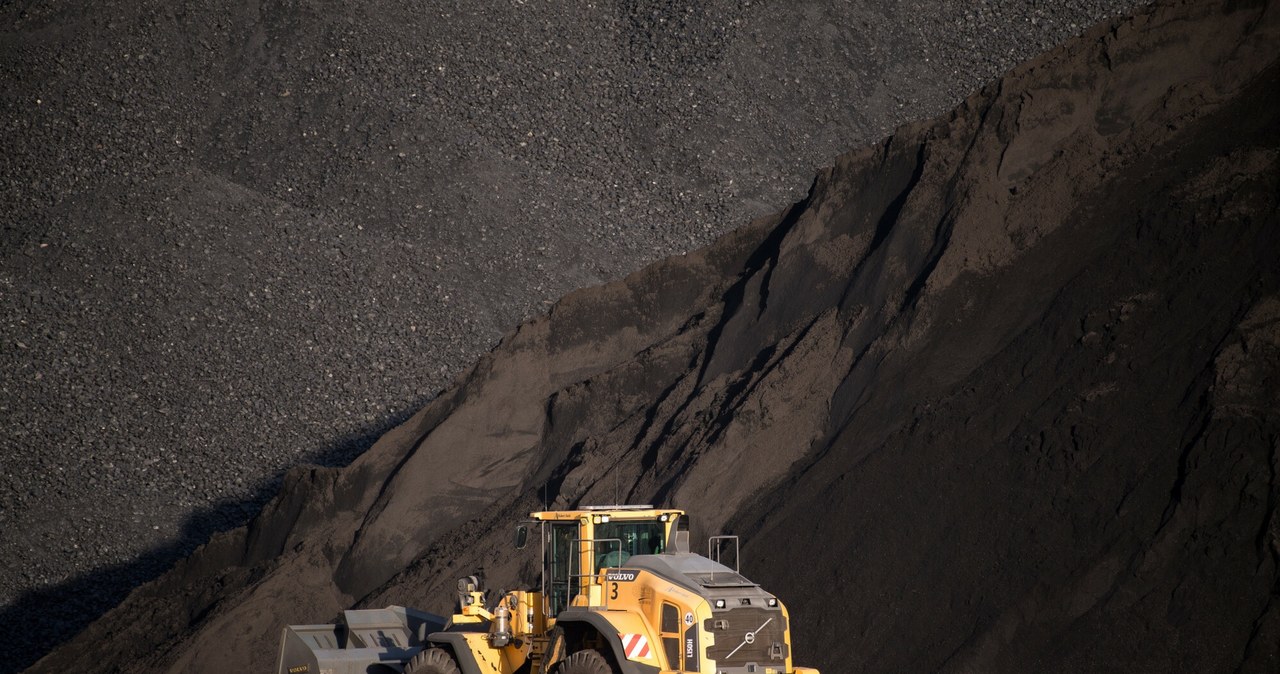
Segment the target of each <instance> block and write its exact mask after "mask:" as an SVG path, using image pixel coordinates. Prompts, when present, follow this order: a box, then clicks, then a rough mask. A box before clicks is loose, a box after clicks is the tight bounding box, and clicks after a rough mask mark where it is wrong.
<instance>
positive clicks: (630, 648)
mask: <svg viewBox="0 0 1280 674" xmlns="http://www.w3.org/2000/svg"><path fill="white" fill-rule="evenodd" d="M618 636H620V637H622V650H623V652H624V653H626V654H627V659H628V660H639V659H641V658H647V657H649V640H648V639H647V638H645V636H644V635H643V634H619V635H618Z"/></svg>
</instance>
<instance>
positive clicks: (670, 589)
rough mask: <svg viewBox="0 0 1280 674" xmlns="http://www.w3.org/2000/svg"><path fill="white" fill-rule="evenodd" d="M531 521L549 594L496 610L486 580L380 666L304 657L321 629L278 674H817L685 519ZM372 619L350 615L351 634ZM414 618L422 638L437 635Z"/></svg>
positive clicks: (567, 516) (768, 610) (540, 515)
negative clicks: (702, 548) (699, 544)
mask: <svg viewBox="0 0 1280 674" xmlns="http://www.w3.org/2000/svg"><path fill="white" fill-rule="evenodd" d="M530 517H531V519H532V524H533V525H534V526H535V527H536V532H533V531H530V530H529V528H527V526H526V528H524V529H523V530H522V531H519V532H518V534H517V546H518V547H520V545H521V543H523V542H524V541H525V540H527V539H529V538H532V537H533V536H531V535H530V534H534V533H536V535H537V541H538V542H539V543H540V548H541V549H540V552H541V555H542V579H541V582H540V586H539V587H538V588H536V589H528V590H516V591H512V592H505V593H499V594H500V596H498V597H497V598H496V601H495V602H494V603H493V604H491V605H485V596H486V594H485V592H484V590H483V588H482V587H480V583H479V581H478V579H477V578H475V577H473V576H469V577H467V578H464V579H462V580H461V581H459V585H458V603H459V610H458V613H456V614H455V615H454V616H453V617H452V618H450V619H449V620H448V621H447V622H445V621H443V620H442V619H440V620H441V621H442V622H443V628H441V629H438V630H435V631H432V632H430V633H426V634H423V633H422V632H423V630H422V629H421V628H419V630H418V632H417V633H414V634H413V636H414V637H415V639H413V640H409V639H408V637H406V644H407V645H406V646H404V647H400V646H397V647H396V649H394V652H392V650H393V649H391V648H387V649H385V650H384V652H380V653H378V654H377V657H378V658H380V659H376V660H375V659H373V658H372V657H368V656H360V655H354V654H352V656H351V657H342V655H343V654H342V653H340V651H341V650H343V649H342V648H337V649H334V648H330V649H327V650H325V654H324V658H326V659H322V658H321V657H319V656H317V653H318V651H317V650H316V649H314V648H313V649H312V652H311V653H306V652H304V651H305V649H299V648H297V644H298V643H300V639H299V638H298V634H297V633H298V631H299V630H303V631H304V632H305V630H307V629H311V630H313V631H321V632H323V630H322V629H321V628H317V627H316V626H304V627H300V628H299V627H288V628H285V638H284V642H285V643H286V644H293V646H292V648H293V650H287V649H286V648H285V646H284V645H282V647H281V656H280V666H279V673H280V674H339V673H340V672H351V673H352V674H354V673H355V672H360V673H361V674H366V673H372V672H404V673H406V674H454V672H458V673H459V674H495V673H496V674H677V673H687V672H698V673H701V674H818V672H817V670H815V669H808V668H803V667H795V666H794V665H793V663H792V654H791V624H790V616H789V614H788V613H787V609H786V607H785V606H784V605H783V604H782V602H781V601H779V600H778V598H777V597H775V596H774V595H772V594H770V593H769V592H767V591H765V590H764V589H762V588H760V587H759V586H758V585H756V584H755V583H752V582H751V581H749V580H747V579H746V578H745V577H743V576H742V575H741V574H740V573H739V570H738V568H737V538H736V537H714V538H713V539H712V540H711V541H710V542H709V545H708V555H707V556H705V557H704V556H702V555H697V554H694V553H692V552H691V551H690V549H689V540H688V531H687V530H686V528H685V527H683V526H682V524H684V523H687V518H686V517H685V516H684V512H683V511H680V510H675V509H670V508H654V507H652V506H607V507H603V506H602V507H587V508H583V509H580V510H557V511H543V512H535V513H532V514H531V515H530ZM530 548H535V546H524V548H523V550H524V551H523V552H518V553H517V554H530V553H533V552H534V550H533V549H530ZM535 549H536V548H535ZM721 553H725V554H723V555H722V554H721ZM730 555H731V559H730V558H729V557H730ZM722 558H723V559H724V561H726V562H731V564H732V565H729V564H725V563H721V561H719V560H721V559H722ZM384 611H385V610H384ZM362 613H364V612H362V611H348V612H347V616H346V620H347V622H352V621H355V622H359V621H360V620H361V616H360V615H359V614H362ZM369 613H374V612H369ZM353 614H354V615H353ZM379 615H380V616H383V617H384V616H385V612H384V613H382V614H379ZM406 615H408V614H406ZM412 615H413V616H414V617H415V620H417V623H416V624H417V625H434V624H435V622H434V620H436V619H435V617H433V616H428V615H427V614H420V613H414V614H412ZM405 629H406V630H407V631H406V632H405V633H406V634H409V633H411V632H412V630H410V629H409V626H408V625H406V626H405ZM418 637H420V638H418ZM301 643H303V644H304V645H305V644H310V643H311V642H307V641H305V640H301ZM335 643H336V642H335ZM361 643H363V642H361ZM323 645H326V646H328V645H334V644H331V643H330V642H325V644H323ZM304 656H306V657H304ZM313 656H314V657H313ZM308 657H309V658H310V659H307V658H308ZM361 658H363V660H362V659H361ZM313 663H314V664H313ZM326 663H332V664H331V665H330V664H326ZM361 663H363V665H364V666H366V669H359V666H361ZM340 665H341V666H343V667H345V666H348V665H350V666H351V667H352V668H349V669H348V668H340V667H339V666H340Z"/></svg>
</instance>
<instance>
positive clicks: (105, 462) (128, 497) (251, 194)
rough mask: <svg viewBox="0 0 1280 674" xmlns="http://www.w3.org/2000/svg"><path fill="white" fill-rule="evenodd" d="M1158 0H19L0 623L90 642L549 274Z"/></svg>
mask: <svg viewBox="0 0 1280 674" xmlns="http://www.w3.org/2000/svg"><path fill="white" fill-rule="evenodd" d="M1134 4H1135V3H1133V2H1129V1H1119V0H1113V1H1099V2H1063V3H1056V2H1055V3H1029V2H984V3H974V2H940V3H934V2H928V3H924V2H903V3H836V2H795V3H791V2H788V3H782V2H776V3H770V2H748V1H746V0H742V1H740V2H725V1H721V2H710V3H705V4H702V5H701V6H700V8H699V9H696V10H688V9H686V8H682V7H680V6H679V5H678V3H668V2H635V1H632V2H616V3H587V4H583V3H578V2H521V1H513V2H506V3H490V2H453V3H447V4H444V5H441V6H440V7H438V8H435V9H432V10H431V11H424V10H423V9H422V8H421V6H420V4H419V3H409V2H395V1H387V0H377V1H376V2H370V3H363V4H362V5H360V6H358V7H357V6H352V5H349V4H348V3H338V2H310V3H303V2H281V3H261V2H252V1H248V0H242V1H237V2H233V3H214V2H209V1H207V0H194V1H191V2H182V3H172V2H158V1H156V0H149V1H143V2H122V1H118V0H116V1H107V2H98V3H92V4H88V5H84V4H83V3H73V2H65V1H63V2H58V1H51V2H35V1H22V0H17V1H11V2H7V3H4V4H3V5H0V53H3V58H4V62H5V64H6V66H5V68H4V69H3V71H0V82H2V83H3V86H2V87H0V110H2V111H3V115H0V120H2V121H0V142H2V143H3V146H4V148H5V151H4V152H3V153H2V154H0V203H2V204H3V205H4V209H3V211H4V213H5V216H4V219H3V220H2V221H0V228H2V229H0V243H2V246H0V418H3V423H4V429H5V433H4V434H3V436H0V464H2V465H3V466H4V468H3V471H2V472H0V531H3V534H4V535H3V537H0V559H3V560H4V561H3V564H2V565H0V603H4V604H7V605H8V610H6V611H4V612H3V614H0V621H2V622H4V624H5V625H6V626H8V625H12V624H15V621H21V620H23V619H24V615H26V611H28V610H30V609H31V608H32V607H37V606H38V607H45V608H46V609H49V612H50V615H53V616H56V617H57V618H56V620H55V621H54V622H55V623H56V624H54V625H52V626H51V627H50V632H49V634H50V637H51V638H56V637H58V636H62V635H65V634H66V633H67V632H68V631H69V630H73V629H75V628H76V627H77V626H79V625H82V624H84V622H85V621H86V620H87V619H88V618H91V617H92V616H93V615H96V614H97V613H99V612H101V611H102V610H103V609H105V608H106V607H108V606H110V605H112V604H114V603H115V602H116V601H118V600H119V598H120V597H122V596H123V592H124V590H125V589H127V588H128V587H131V586H133V585H135V584H136V583H137V582H139V581H140V580H142V579H145V578H148V577H151V576H154V575H155V574H156V573H158V572H159V571H160V570H162V569H163V568H165V567H167V566H168V565H169V564H171V563H172V561H173V560H174V559H176V558H177V557H179V556H181V555H183V554H185V553H186V552H188V551H189V550H190V549H191V548H192V547H193V546H194V545H195V544H197V543H199V542H201V541H203V540H205V539H206V538H207V537H208V535H209V533H210V532H212V531H215V530H219V529H225V528H227V527H230V526H233V525H236V524H238V523H241V522H243V521H244V520H245V518H246V517H247V516H248V515H249V514H251V513H252V512H254V511H256V509H257V507H258V506H259V505H260V504H261V503H262V501H263V499H264V498H265V496H266V495H268V494H270V493H272V491H273V490H274V488H275V485H277V484H278V479H279V475H280V473H281V471H282V470H283V469H285V468H287V467H288V466H291V465H295V464H297V463H299V462H303V461H313V462H320V463H323V464H331V465H333V464H342V463H345V462H347V461H349V460H350V459H351V458H352V457H354V456H356V455H357V454H358V453H359V452H360V451H361V450H362V449H364V448H365V447H367V446H368V444H369V442H370V441H371V439H372V438H374V437H376V436H377V435H378V434H379V433H380V432H382V431H383V430H385V429H387V428H388V427H389V426H390V425H392V424H393V423H394V422H396V421H399V420H402V419H404V418H405V417H406V416H407V414H408V413H409V412H411V411H412V410H414V409H416V408H418V407H419V406H421V404H422V403H424V402H425V401H427V400H428V399H430V398H431V397H432V396H433V395H435V393H436V392H437V391H439V390H440V389H441V388H442V387H444V386H445V385H446V384H447V383H448V382H449V381H450V380H451V378H452V377H454V376H455V375H456V374H457V373H458V372H459V371H460V370H461V369H462V368H464V367H465V366H466V365H468V364H469V363H471V362H472V361H473V360H474V359H475V358H476V356H477V355H478V354H480V353H482V352H483V351H485V350H486V349H488V348H489V347H491V346H492V345H493V343H494V342H495V340H496V339H497V337H498V336H500V335H501V334H502V333H504V332H505V331H507V330H508V329H509V328H510V327H511V326H513V325H515V324H516V323H518V322H519V321H520V320H522V319H524V318H526V317H529V316H532V315H536V314H538V313H539V312H541V311H543V310H544V309H545V307H546V306H547V305H548V303H549V302H550V301H551V300H552V299H554V298H557V297H559V296H561V295H563V294H564V293H566V292H568V291H570V290H572V289H574V288H579V287H582V286H585V285H589V284H594V283H598V282H601V281H604V280H608V279H613V278H617V277H619V276H621V275H623V274H625V273H626V272H629V271H631V270H634V269H636V268H638V267H639V266H641V265H643V264H645V263H647V262H650V261H653V260H655V259H658V258H660V257H663V256H665V255H669V254H672V253H678V252H682V251H686V250H690V249H692V248H694V247H697V246H700V245H703V244H705V243H707V242H709V241H711V240H712V239H713V238H714V237H716V236H717V235H720V234H722V233H724V232H725V231H728V230H729V229H731V228H734V227H737V226H740V225H742V224H743V223H745V222H747V221H748V220H749V219H750V218H752V217H755V216H759V215H761V214H763V213H768V212H771V211H774V210H776V209H777V208H778V207H780V206H781V205H784V204H786V203H788V202H790V201H792V200H793V199H795V198H798V197H800V196H802V195H803V191H804V189H805V188H806V187H807V186H808V184H809V182H810V180H811V177H812V173H813V170H814V168H815V167H816V166H819V165H823V164H826V163H827V162H829V160H830V158H831V157H833V156H834V155H835V154H837V153H838V152H839V151H841V150H844V149H845V148H847V147H851V146H855V145H861V144H863V143H865V142H867V141H870V140H873V139H876V138H880V137H882V136H883V135H884V134H885V133H886V132H887V131H888V130H889V129H891V128H893V127H894V126H896V125H897V124H899V123H901V122H903V121H907V120H911V119H917V118H922V117H927V116H930V115H933V114H936V113H938V112H940V111H942V110H945V109H947V108H949V107H950V106H951V105H953V104H954V103H955V102H956V101H957V100H959V99H960V98H961V97H963V96H964V95H967V94H968V93H969V92H971V91H972V90H974V89H976V88H977V87H978V86H979V85H981V84H982V83H984V82H986V81H988V80H989V79H991V78H993V77H995V76H997V75H998V74H1000V73H1001V72H1003V71H1004V70H1006V69H1008V68H1010V67H1011V66H1013V65H1014V64H1016V63H1018V62H1020V61H1022V60H1024V59H1026V58H1028V57H1030V56H1032V55H1034V54H1036V53H1038V52H1040V51H1041V50H1043V49H1045V48H1047V47H1049V46H1051V45H1053V44H1055V43H1057V42H1059V41H1061V40H1062V39H1064V38H1066V37H1067V36H1070V35H1072V34H1075V33H1077V32H1079V31H1080V30H1082V29H1083V28H1084V27H1085V26H1087V25H1090V24H1092V23H1093V22H1095V21H1097V20H1099V19H1101V18H1103V17H1106V16H1110V15H1112V14H1114V13H1116V12H1120V11H1123V10H1125V9H1127V8H1129V7H1131V6H1132V5H1134ZM33 648H34V649H39V648H42V647H41V646H33ZM33 652H35V651H27V652H24V653H19V654H18V655H17V656H16V658H17V661H18V662H21V661H23V660H24V659H25V658H29V657H30V656H31V654H32V653H33Z"/></svg>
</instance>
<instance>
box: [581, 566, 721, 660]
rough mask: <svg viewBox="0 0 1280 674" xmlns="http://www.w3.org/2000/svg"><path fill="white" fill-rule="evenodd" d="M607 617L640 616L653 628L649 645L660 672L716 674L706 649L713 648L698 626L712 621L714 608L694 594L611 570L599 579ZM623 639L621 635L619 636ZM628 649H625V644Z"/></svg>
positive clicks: (650, 577) (646, 575)
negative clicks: (661, 670) (709, 620)
mask: <svg viewBox="0 0 1280 674" xmlns="http://www.w3.org/2000/svg"><path fill="white" fill-rule="evenodd" d="M600 584H601V586H602V590H603V591H602V593H601V594H602V599H601V603H600V604H599V605H600V607H601V608H603V609H604V610H603V614H604V615H605V616H607V617H609V619H610V622H611V623H613V622H614V620H613V617H614V616H616V615H621V614H632V615H636V616H637V618H640V619H643V622H644V623H645V624H646V627H647V629H649V630H650V631H649V643H650V644H651V646H652V648H653V650H654V651H655V652H656V654H657V655H658V658H659V662H660V663H661V664H660V665H657V666H658V667H660V668H661V669H666V670H671V671H681V672H685V671H697V672H710V671H714V669H713V666H712V663H711V661H710V660H707V658H706V656H705V653H706V650H705V647H706V646H710V645H711V644H712V643H714V641H713V638H711V640H709V637H710V635H707V634H703V633H702V632H701V630H700V629H699V627H698V626H699V625H701V624H702V623H703V621H705V620H707V619H708V618H710V617H711V605H710V604H708V603H707V601H706V600H705V599H703V598H702V597H701V596H699V595H698V594H696V593H694V592H690V591H689V590H686V589H684V588H682V587H680V586H678V585H675V584H674V583H672V582H671V581H669V580H666V579H663V578H661V577H659V576H656V575H654V574H653V573H650V572H648V571H645V570H642V569H641V570H631V569H626V568H625V567H623V568H620V569H606V570H604V571H602V572H601V574H600ZM620 634H621V632H620ZM624 645H625V644H624Z"/></svg>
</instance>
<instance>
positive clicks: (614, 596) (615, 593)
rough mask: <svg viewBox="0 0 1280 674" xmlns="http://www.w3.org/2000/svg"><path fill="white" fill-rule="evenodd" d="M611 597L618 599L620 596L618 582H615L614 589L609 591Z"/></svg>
mask: <svg viewBox="0 0 1280 674" xmlns="http://www.w3.org/2000/svg"><path fill="white" fill-rule="evenodd" d="M609 598H610V599H617V598H618V584H617V583H613V589H612V591H611V592H610V593H609Z"/></svg>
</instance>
